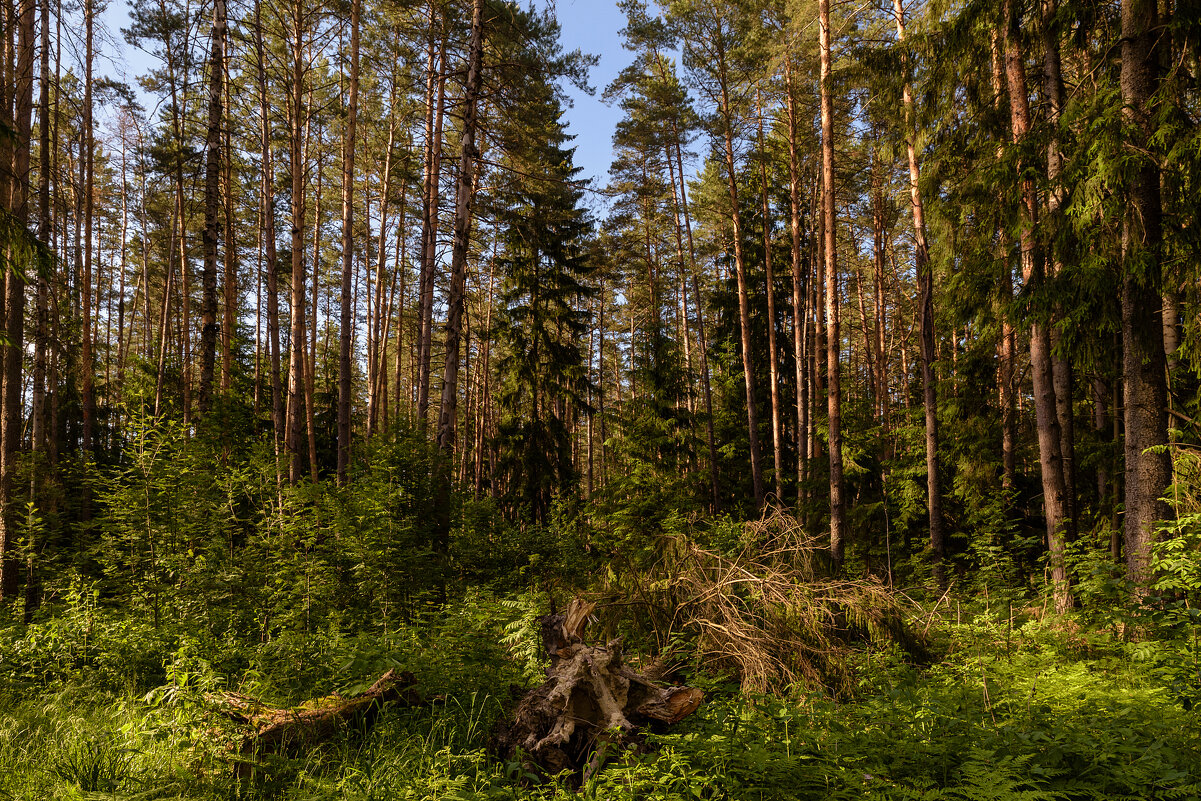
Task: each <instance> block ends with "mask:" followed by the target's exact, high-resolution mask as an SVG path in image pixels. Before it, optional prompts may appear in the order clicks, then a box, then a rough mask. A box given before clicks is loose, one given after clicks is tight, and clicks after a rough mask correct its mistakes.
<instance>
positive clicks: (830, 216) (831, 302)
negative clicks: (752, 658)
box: [817, 0, 847, 567]
mask: <svg viewBox="0 0 1201 801" xmlns="http://www.w3.org/2000/svg"><path fill="white" fill-rule="evenodd" d="M817 6H818V22H819V26H818V27H819V30H818V38H819V43H820V48H821V119H822V238H823V239H824V248H823V249H824V251H825V252H824V255H825V278H826V372H827V375H826V388H827V395H826V400H827V406H828V409H829V421H828V422H829V443H830V557H831V558H832V559H833V560H834V564H835V565H836V566H839V567H841V565H842V560H843V555H844V552H845V549H846V542H845V540H846V533H847V509H846V501H845V499H844V498H843V478H842V386H841V384H842V382H841V378H840V375H839V373H840V368H839V349H840V347H841V345H842V340H841V337H840V336H839V333H838V258H837V253H838V245H837V232H836V230H835V225H836V216H835V208H834V99H833V96H832V92H833V87H832V86H831V85H830V82H831V57H830V0H818V4H817Z"/></svg>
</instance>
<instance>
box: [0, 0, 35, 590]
mask: <svg viewBox="0 0 1201 801" xmlns="http://www.w3.org/2000/svg"><path fill="white" fill-rule="evenodd" d="M14 11H15V18H14V17H13V16H9V21H10V23H12V24H14V25H15V27H16V33H17V42H16V50H15V52H13V53H12V56H13V58H12V63H11V67H12V69H13V74H12V75H11V83H9V85H8V87H6V88H9V89H11V91H12V97H11V98H10V97H7V96H6V97H4V103H3V106H4V108H3V112H2V113H3V118H6V119H4V121H5V122H6V123H9V122H11V128H12V131H11V136H12V139H11V142H10V144H9V146H8V147H5V148H3V151H2V152H3V155H4V157H5V163H0V170H5V171H8V170H11V174H10V181H9V186H8V187H4V188H6V189H7V190H8V191H7V193H5V194H6V195H7V196H6V197H3V198H0V203H3V205H4V206H5V207H6V210H7V211H8V212H9V213H10V214H11V215H12V218H13V221H14V222H15V223H16V224H17V225H19V226H21V227H22V228H26V230H27V226H28V222H29V194H30V192H29V187H30V182H29V164H30V144H31V142H30V139H31V131H32V116H33V57H34V52H35V50H36V42H35V40H34V18H35V16H36V14H35V11H36V5H35V3H34V0H21V1H20V4H19V6H16V7H14V5H9V7H8V8H7V9H6V12H7V14H9V15H11V14H13V12H14ZM6 60H7V59H6ZM2 94H4V95H7V92H2ZM10 101H11V106H10V105H9V103H10ZM10 115H11V116H10ZM42 155H43V158H44V157H45V154H44V153H43V154H42ZM9 158H11V160H8V159H9ZM6 247H7V248H8V249H9V253H8V254H7V255H9V256H10V257H11V256H13V255H15V253H13V249H14V248H16V247H18V245H16V243H15V242H11V243H6ZM4 307H5V308H4V327H5V333H6V335H7V340H8V341H7V342H6V343H5V345H4V348H3V354H4V374H3V401H4V402H3V406H4V411H3V418H2V419H0V428H2V429H3V430H2V431H0V440H2V446H3V447H2V451H0V604H2V603H4V602H5V601H7V600H8V599H10V598H12V599H15V598H16V594H17V585H18V582H19V579H18V564H17V561H16V560H15V558H14V556H13V551H14V547H13V546H14V545H15V542H14V540H15V537H14V534H15V533H16V523H17V518H18V513H19V510H18V506H17V504H16V503H15V502H14V499H13V490H14V481H13V479H14V473H15V470H16V457H17V451H18V450H19V448H20V444H21V411H22V403H21V386H22V384H21V367H22V363H23V361H24V353H25V350H24V334H25V277H24V276H22V275H21V274H20V272H19V271H18V270H15V269H13V266H11V265H10V266H9V267H8V269H7V270H6V271H5V298H4Z"/></svg>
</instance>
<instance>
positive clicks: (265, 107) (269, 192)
mask: <svg viewBox="0 0 1201 801" xmlns="http://www.w3.org/2000/svg"><path fill="white" fill-rule="evenodd" d="M254 20H255V33H254V44H255V55H256V59H255V60H256V62H257V65H256V66H257V71H258V84H259V86H258V89H259V122H260V125H261V127H260V130H259V137H260V150H261V155H262V162H263V164H262V170H263V175H262V181H261V184H260V188H259V193H260V195H261V203H262V214H261V215H260V216H261V219H262V221H263V223H262V225H263V231H262V237H263V254H264V255H263V269H264V271H265V272H266V279H267V350H268V361H269V370H270V373H271V375H270V376H268V380H269V383H270V385H271V424H272V432H273V434H272V442H273V443H274V446H275V457H276V462H277V465H276V482H277V484H278V483H279V482H280V479H281V475H280V474H281V472H282V471H281V469H280V467H279V465H278V461H279V456H280V447H281V445H282V444H283V442H284V438H285V428H284V426H285V423H284V393H283V386H282V385H281V379H280V362H281V353H280V342H279V267H278V264H277V261H276V249H275V164H274V161H273V158H272V156H273V154H272V151H271V118H270V104H269V101H268V99H267V66H266V61H265V59H266V53H265V48H264V47H263V18H262V3H261V2H256V3H255V4H254Z"/></svg>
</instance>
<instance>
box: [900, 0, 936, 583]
mask: <svg viewBox="0 0 1201 801" xmlns="http://www.w3.org/2000/svg"><path fill="white" fill-rule="evenodd" d="M893 13H894V14H895V16H896V23H897V41H898V42H901V43H904V41H905V18H904V12H903V9H902V7H901V0H893ZM901 96H902V99H903V102H904V104H905V140H906V141H905V146H906V151H907V152H908V155H909V198H910V203H911V205H912V209H913V234H914V247H913V260H914V268H915V271H916V272H917V281H918V293H919V295H920V299H919V303H920V307H921V336H920V341H921V348H920V351H919V352H920V354H921V365H922V400H923V405H924V407H925V412H926V508H927V509H928V511H929V517H930V550H931V551H933V554H934V577H935V580H936V581H937V582H938V584H939V586H945V584H946V576H945V574H944V572H943V571H944V567H943V563H944V561H945V559H946V536H945V534H944V533H943V519H942V489H941V486H940V484H941V482H940V474H939V469H938V386H937V384H936V382H935V376H934V361H935V355H934V268H933V266H932V265H931V264H930V247H929V244H928V243H927V241H926V217H925V211H924V207H923V205H922V190H921V169H920V167H919V166H918V160H917V143H916V137H917V133H916V130H915V123H914V119H915V117H914V110H913V96H912V93H911V91H910V88H909V81H908V80H907V79H906V81H905V83H904V85H903V87H902V90H901Z"/></svg>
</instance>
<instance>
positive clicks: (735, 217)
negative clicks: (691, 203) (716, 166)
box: [717, 0, 824, 513]
mask: <svg viewBox="0 0 1201 801" xmlns="http://www.w3.org/2000/svg"><path fill="white" fill-rule="evenodd" d="M823 1H824V0H823ZM717 53H718V69H719V71H720V75H721V78H720V80H721V107H720V109H719V111H720V113H721V115H722V117H723V124H722V128H723V132H724V139H725V146H726V151H725V157H726V176H727V184H728V186H729V189H730V222H731V224H732V225H733V228H734V230H733V234H732V238H733V240H734V241H733V245H734V269H735V273H736V276H737V281H738V323H739V331H740V335H741V337H742V373H743V378H744V384H745V387H746V420H747V434H748V440H749V442H750V449H751V486H752V488H753V492H754V495H755V511H756V513H758V512H759V510H761V509H762V508H763V501H764V490H763V466H762V464H761V461H760V455H759V450H760V449H759V413H758V410H757V409H756V404H755V363H754V355H753V351H752V349H751V302H750V293H749V289H748V287H747V278H746V258H745V256H744V255H743V252H742V215H741V213H740V212H739V210H738V178H737V169H736V165H735V163H734V111H733V109H732V107H731V103H730V94H729V87H728V86H727V81H728V80H729V69H728V68H727V65H726V58H725V55H726V54H725V48H724V42H723V41H722V40H721V39H720V38H719V39H718V51H717Z"/></svg>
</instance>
